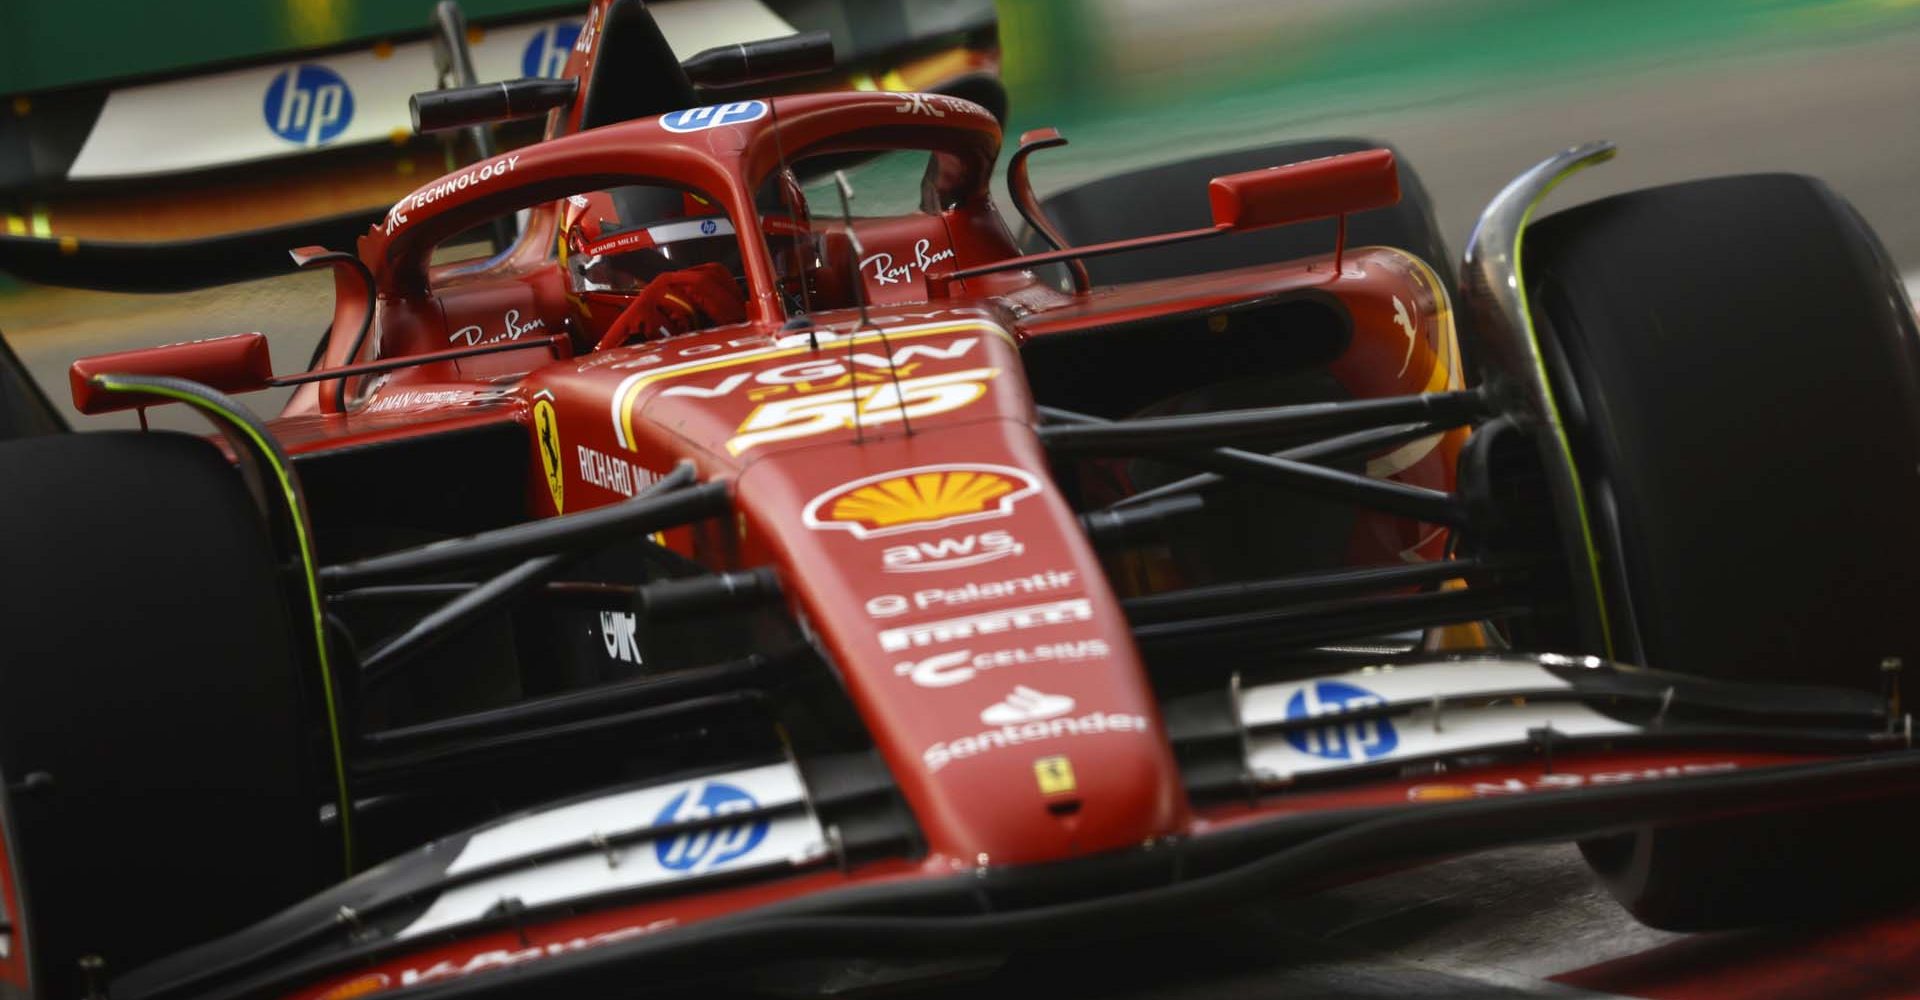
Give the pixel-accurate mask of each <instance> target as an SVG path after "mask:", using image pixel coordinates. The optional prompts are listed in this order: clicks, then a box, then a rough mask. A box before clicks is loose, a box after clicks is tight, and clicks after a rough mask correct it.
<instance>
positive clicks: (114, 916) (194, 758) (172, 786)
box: [0, 432, 321, 996]
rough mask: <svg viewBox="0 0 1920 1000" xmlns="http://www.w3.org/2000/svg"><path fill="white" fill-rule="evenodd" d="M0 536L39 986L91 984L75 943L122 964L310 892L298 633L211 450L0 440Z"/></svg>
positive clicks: (2, 748) (254, 521) (188, 445)
mask: <svg viewBox="0 0 1920 1000" xmlns="http://www.w3.org/2000/svg"><path fill="white" fill-rule="evenodd" d="M0 552H5V553H6V554H7V560H6V566H7V572H6V574H5V576H4V577H0V775H4V776H5V780H6V784H5V785H4V786H0V796H5V802H4V808H0V817H4V820H5V822H6V823H7V824H8V829H7V830H5V831H4V834H5V836H6V841H7V843H8V844H9V845H10V847H11V851H12V853H11V856H10V862H11V865H12V870H13V871H14V873H15V874H16V875H17V876H18V877H19V878H20V881H21V883H22V885H21V888H22V889H23V890H24V893H23V895H24V897H25V900H24V902H25V907H24V908H25V910H26V918H27V924H26V930H27V935H26V941H27V949H28V952H29V961H30V962H31V963H32V965H33V971H34V977H35V980H36V982H37V983H38V988H39V989H40V990H41V991H42V993H43V994H44V995H47V996H78V995H80V993H81V992H82V989H81V984H80V983H81V981H80V976H79V974H78V968H79V962H80V960H81V958H82V957H83V956H89V955H97V956H99V957H100V958H102V959H103V960H104V961H105V963H106V970H107V973H108V974H109V975H112V974H116V973H119V972H124V971H126V970H127V969H128V968H130V967H132V966H134V965H137V964H139V963H141V962H144V961H146V960H148V959H151V958H153V957H155V956H158V955H161V954H164V953H166V952H168V951H171V950H174V949H177V948H180V947H183V946H185V945H188V944H191V943H195V942H197V941H200V940H204V939H206V938H210V937H213V936H216V935H218V934H221V933H224V932H227V931H231V930H234V929H235V928H237V927H239V926H242V925H244V924H246V923H249V922H251V921H253V920H257V919H259V918H261V917H264V916H266V915H268V914H270V913H272V912H274V911H275V910H276V909H278V908H280V907H282V906H284V905H286V904H288V903H291V902H293V901H294V900H295V899H297V898H298V897H299V896H300V895H302V894H303V893H304V892H306V891H309V890H311V888H312V887H313V885H314V881H315V873H314V864H315V863H314V858H315V856H316V853H317V852H316V849H315V848H316V839H317V834H318V833H319V829H318V828H319V824H318V820H317V804H318V802H319V801H320V800H321V798H320V796H317V795H315V794H313V789H312V788H311V787H310V786H309V784H308V777H307V776H308V774H309V769H308V767H307V766H306V764H305V760H306V751H305V747H304V744H303V735H302V734H303V732H304V730H303V728H302V726H301V713H300V706H299V702H300V694H301V688H300V684H299V677H298V676H297V674H296V667H295V663H296V660H295V658H294V657H293V655H292V654H291V652H290V649H291V648H293V647H292V646H291V642H292V641H293V640H292V638H291V636H292V635H294V634H297V633H292V632H290V630H289V627H288V620H287V612H286V608H285V607H284V605H283V603H282V600H281V597H280V595H281V593H282V589H281V583H280V579H279V577H278V575H277V571H276V569H275V559H274V556H273V552H272V550H271V547H270V545H269V542H268V537H267V532H266V529H265V526H264V524H263V522H262V519H261V516H260V513H259V511H258V509H257V508H256V507H255V506H254V504H253V502H252V499H251V498H250V496H249V495H248V493H247V490H246V488H245V486H244V485H243V484H242V480H241V477H240V476H239V475H238V473H237V472H236V471H235V470H234V468H233V467H232V466H231V465H230V464H229V463H228V462H227V461H226V459H225V458H224V457H222V455H221V454H220V452H219V450H218V449H216V448H214V447H213V446H212V445H211V444H209V443H207V442H206V441H203V440H200V439H198V438H193V437H188V436H185V435H178V434H161V433H156V434H140V433H131V432H126V433H122V432H114V433H97V434H79V435H59V436H51V437H35V438H26V439H22V440H17V441H11V442H4V443H0ZM16 919H18V915H16Z"/></svg>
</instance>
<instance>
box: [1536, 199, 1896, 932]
mask: <svg viewBox="0 0 1920 1000" xmlns="http://www.w3.org/2000/svg"><path fill="white" fill-rule="evenodd" d="M1525 247H1526V249H1525V253H1526V257H1525V262H1524V264H1525V278H1526V280H1527V283H1528V295H1529V301H1530V304H1531V308H1532V310H1533V313H1534V317H1535V321H1536V326H1537V328H1538V331H1539V334H1540V336H1541V340H1542V344H1541V346H1542V349H1543V350H1544V351H1545V353H1546V355H1547V357H1548V359H1549V368H1550V369H1551V372H1552V377H1553V380H1554V391H1555V395H1556V397H1557V399H1558V402H1559V409H1560V411H1561V415H1562V417H1563V419H1564V420H1565V421H1566V423H1567V426H1568V432H1569V437H1570V439H1571V443H1572V447H1573V452H1574V459H1575V463H1576V466H1577V468H1578V469H1579V472H1580V475H1581V478H1582V485H1583V488H1584V489H1585V491H1586V494H1587V496H1586V499H1587V506H1588V509H1589V511H1590V515H1591V518H1592V520H1593V522H1594V528H1595V532H1594V534H1595V537H1596V538H1597V539H1599V540H1600V548H1601V551H1600V552H1599V553H1598V555H1599V560H1600V563H1601V565H1602V566H1603V567H1604V569H1605V573H1604V576H1605V591H1606V600H1607V605H1608V620H1609V624H1610V626H1611V630H1612V633H1613V636H1614V642H1615V647H1616V654H1617V655H1618V656H1619V657H1620V658H1622V659H1626V660H1630V661H1636V662H1641V663H1646V664H1648V665H1650V666H1654V667H1659V668H1662V669H1667V670H1674V671H1680V672H1686V673H1695V674H1701V675H1705V676H1711V677H1720V678H1727V679H1751V680H1756V681H1775V682H1782V683H1802V684H1819V685H1828V686H1844V687H1855V688H1864V689H1867V690H1874V691H1877V690H1880V686H1881V684H1882V683H1883V679H1882V671H1881V664H1882V662H1883V661H1885V660H1888V659H1889V658H1893V659H1898V660H1901V661H1903V662H1904V663H1906V664H1908V665H1910V666H1914V667H1920V633H1916V632H1914V630H1913V629H1912V628H1911V627H1909V626H1908V625H1907V621H1908V615H1909V611H1910V609H1911V607H1912V604H1913V601H1914V600H1915V598H1916V597H1917V596H1920V516H1916V513H1915V512H1916V511H1920V334H1917V333H1916V330H1915V326H1914V317H1913V314H1912V311H1911V307H1910V306H1909V305H1908V304H1907V302H1906V299H1905V294H1904V291H1903V290H1902V289H1901V286H1900V283H1899V281H1898V278H1897V276H1896V274H1895V273H1894V271H1893V269H1892V267H1891V266H1890V265H1889V264H1888V262H1887V260H1886V257H1885V254H1884V252H1883V251H1882V250H1881V248H1880V245H1879V242H1878V240H1877V239H1876V238H1875V237H1874V235H1873V233H1872V231H1871V230H1869V229H1868V228H1867V226H1866V224H1865V223H1864V222H1863V221H1862V220H1861V219H1860V217H1859V216H1858V214H1857V213H1855V212H1854V211H1853V209H1852V208H1851V207H1850V206H1849V205H1847V203H1846V202H1845V201H1843V200H1842V199H1841V198H1839V196H1837V195H1835V194H1834V193H1833V192H1832V191H1831V190H1830V189H1829V188H1827V187H1826V185H1824V184H1822V183H1821V182H1819V181H1817V180H1814V179H1811V178H1807V177H1799V176H1789V175H1756V176H1745V177H1729V178H1719V179H1713V180H1705V181H1697V182H1692V183H1687V184H1676V185H1672V186H1668V187H1662V188H1655V189H1652V190H1646V191H1637V192H1632V193H1629V194H1624V195H1619V196H1616V197H1612V198H1607V199H1603V200H1601V201H1597V202H1593V203H1591V204H1588V205H1583V206H1580V207H1578V208H1575V209H1572V210H1569V211H1566V212H1562V213H1559V214H1557V215H1554V216H1552V217H1550V218H1548V219H1544V220H1542V221H1541V222H1539V223H1538V224H1537V225H1536V226H1535V227H1533V228H1532V229H1531V230H1530V231H1529V232H1528V234H1527V237H1526V244H1525ZM1913 812H1915V809H1914V808H1913V806H1912V804H1910V803H1884V802H1882V803H1868V804H1861V805H1856V806H1852V807H1849V808H1847V809H1843V810H1831V811H1827V812H1824V813H1822V814H1821V815H1818V816H1811V815H1805V814H1799V815H1780V816H1769V817H1749V818H1747V819H1743V820H1741V821H1739V822H1727V823H1718V824H1711V825H1705V826H1695V827H1689V828H1684V829H1670V830H1641V831H1638V832H1636V833H1632V834H1626V835H1621V836H1619V837H1614V838H1609V839H1607V840H1602V841H1594V842H1589V843H1587V844H1585V845H1583V849H1584V851H1585V853H1586V855H1587V857H1588V859H1589V861H1590V863H1592V865H1593V867H1594V868H1595V870H1596V871H1598V872H1599V873H1600V874H1601V875H1602V876H1603V878H1605V880H1606V882H1607V884H1608V886H1609V887H1610V888H1611V889H1612V891H1613V892H1614V894H1615V895H1616V896H1618V897H1619V898H1620V900H1621V901H1622V902H1623V903H1624V904H1625V905H1626V906H1627V907H1628V909H1630V910H1632V911H1633V913H1634V914H1635V915H1636V916H1637V917H1639V918H1640V919H1641V920H1642V921H1644V922H1646V923H1648V924H1651V925H1654V926H1657V927H1665V928H1670V929H1686V930H1696V929H1706V928H1714V927H1729V926H1738V925H1744V924H1758V923H1764V922H1769V921H1773V920H1779V919H1785V918H1789V917H1798V916H1806V915H1809V914H1812V913H1817V912H1821V911H1830V910H1836V909H1840V908H1845V907H1850V906H1856V905H1862V904H1865V903H1868V902H1871V901H1874V900H1875V899H1880V898H1887V897H1892V896H1897V895H1902V894H1907V893H1910V892H1911V891H1912V890H1913V887H1914V884H1915V881H1916V879H1915V878H1914V877H1913V875H1912V874H1911V873H1912V872H1913V870H1914V868H1915V866H1914V865H1913V864H1912V861H1913V852H1912V850H1911V848H1910V847H1907V846H1906V845H1905V844H1904V843H1903V842H1902V841H1903V839H1904V838H1903V835H1902V834H1901V833H1900V832H1899V831H1902V830H1904V829H1907V826H1906V824H1905V822H1904V818H1906V817H1908V816H1909V815H1910V814H1912V813H1913Z"/></svg>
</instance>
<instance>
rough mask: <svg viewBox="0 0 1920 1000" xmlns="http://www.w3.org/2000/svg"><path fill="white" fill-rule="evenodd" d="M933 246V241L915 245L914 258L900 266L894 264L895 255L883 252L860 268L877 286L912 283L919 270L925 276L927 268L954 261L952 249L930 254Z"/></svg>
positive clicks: (923, 241)
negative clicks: (916, 271) (944, 261)
mask: <svg viewBox="0 0 1920 1000" xmlns="http://www.w3.org/2000/svg"><path fill="white" fill-rule="evenodd" d="M932 246H933V241H932V240H921V241H920V242H918V243H915V244H914V245H913V256H912V257H911V258H908V259H907V260H905V261H903V262H901V263H899V264H895V263H894V262H893V254H891V253H888V252H886V251H882V252H880V253H876V254H873V255H871V256H869V257H867V258H866V259H864V260H862V261H861V262H860V267H861V269H862V270H864V271H866V272H867V277H869V278H871V279H873V282H874V284H877V285H898V284H902V283H911V282H912V281H913V272H914V271H915V270H918V271H919V272H920V273H921V274H923V275H924V274H926V273H927V268H928V267H930V266H932V265H933V264H936V263H939V262H940V261H943V260H952V259H953V248H952V247H948V248H947V249H945V250H936V251H933V252H929V250H930V249H931V248H932Z"/></svg>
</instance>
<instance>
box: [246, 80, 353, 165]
mask: <svg viewBox="0 0 1920 1000" xmlns="http://www.w3.org/2000/svg"><path fill="white" fill-rule="evenodd" d="M261 113H262V115H263V116H264V117H265V118H266V122H267V128H268V129H270V130H272V132H273V134H274V135H277V136H279V137H280V138H282V139H285V140H287V141H288V142H291V143H294V144H296V145H300V146H310V147H311V146H319V145H323V144H325V143H329V142H332V141H333V140H334V139H337V138H339V137H340V133H342V132H345V131H346V130H347V125H348V124H349V123H351V122H352V121H353V91H352V90H350V89H348V88H347V81H346V80H344V79H342V78H341V77H340V74H338V73H335V72H334V71H333V70H330V69H328V68H327V67H325V66H321V65H318V64H315V63H302V64H300V65H298V66H289V67H287V68H286V69H284V70H281V71H280V72H279V73H278V74H277V75H275V76H274V78H273V82H272V83H269V84H267V97H266V101H265V102H264V103H263V104H262V106H261Z"/></svg>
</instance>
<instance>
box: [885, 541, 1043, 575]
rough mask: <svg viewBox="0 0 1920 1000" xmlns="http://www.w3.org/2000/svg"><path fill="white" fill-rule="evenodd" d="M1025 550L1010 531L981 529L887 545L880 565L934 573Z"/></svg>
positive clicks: (891, 569) (898, 570) (897, 570)
mask: <svg viewBox="0 0 1920 1000" xmlns="http://www.w3.org/2000/svg"><path fill="white" fill-rule="evenodd" d="M1026 550H1027V547H1026V546H1025V545H1022V544H1021V543H1020V542H1019V540H1017V539H1015V538H1014V537H1013V535H1012V534H1011V533H1009V532H1005V531H983V532H981V533H979V534H977V535H955V536H952V537H949V538H939V539H935V540H934V541H931V542H912V543H909V544H905V545H889V546H887V549H886V551H885V552H883V553H881V555H880V568H881V569H883V570H885V571H887V572H889V573H937V572H940V571H941V570H949V569H966V568H967V567H970V566H980V565H983V564H985V563H990V562H993V561H995V560H998V559H1005V558H1007V557H1008V556H1017V555H1020V554H1021V553H1023V552H1025V551H1026Z"/></svg>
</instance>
